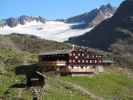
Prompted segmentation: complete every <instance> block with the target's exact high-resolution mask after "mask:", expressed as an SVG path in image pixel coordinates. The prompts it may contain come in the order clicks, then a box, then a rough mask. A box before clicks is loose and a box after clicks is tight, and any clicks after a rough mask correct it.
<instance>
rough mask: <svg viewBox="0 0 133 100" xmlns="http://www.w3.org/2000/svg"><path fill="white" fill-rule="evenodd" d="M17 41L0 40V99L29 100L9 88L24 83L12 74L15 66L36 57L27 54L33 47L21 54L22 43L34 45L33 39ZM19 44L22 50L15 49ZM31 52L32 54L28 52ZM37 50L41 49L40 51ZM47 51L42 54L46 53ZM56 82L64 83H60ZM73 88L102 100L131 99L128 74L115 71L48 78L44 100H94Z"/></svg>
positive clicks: (131, 81) (28, 96) (25, 94)
mask: <svg viewBox="0 0 133 100" xmlns="http://www.w3.org/2000/svg"><path fill="white" fill-rule="evenodd" d="M22 37H23V36H22ZM17 38H19V39H20V38H21V36H20V37H18V36H16V35H15V36H14V35H13V37H12V38H9V37H1V39H0V44H1V45H0V97H1V96H2V97H5V99H4V100H19V99H15V98H23V99H24V100H31V98H32V95H31V92H30V91H29V90H26V89H17V88H10V87H11V86H12V85H13V84H15V83H21V82H22V81H24V77H22V76H16V75H15V74H14V68H15V67H16V66H19V65H23V64H25V63H35V62H37V55H36V54H34V53H30V52H34V47H30V48H29V47H28V46H26V47H27V49H26V50H23V46H24V48H25V45H24V43H25V41H27V42H26V43H27V45H29V43H31V44H33V43H34V42H35V40H36V39H33V40H32V38H31V37H25V36H24V37H23V38H24V39H22V41H18V40H19V39H17ZM25 38H26V39H25ZM28 41H31V42H28ZM38 41H39V40H38ZM18 42H19V43H20V44H21V46H22V45H23V46H22V47H21V46H18V45H19V43H18ZM17 43H18V44H17ZM50 44H51V43H50ZM50 44H49V45H50ZM38 45H40V42H38ZM42 45H44V44H42ZM47 46H48V45H47ZM58 46H59V45H56V43H55V46H54V47H52V48H51V47H49V49H51V50H53V48H54V49H57V48H58ZM30 49H32V50H33V51H29V50H30ZM39 49H42V47H41V48H39ZM44 49H45V46H44ZM49 49H45V50H46V51H49ZM28 51H29V52H28ZM37 52H38V50H37ZM59 80H61V81H63V82H64V83H61V82H60V81H59ZM65 82H71V83H72V84H66V83H65ZM73 85H78V86H80V87H81V88H83V89H85V90H87V91H88V92H90V93H92V94H94V95H96V96H98V97H102V98H104V99H105V100H112V99H113V97H115V98H116V99H117V100H119V99H120V100H132V99H133V79H132V78H129V76H128V73H123V72H120V71H117V69H115V70H109V71H107V72H105V73H102V74H100V75H96V76H94V77H92V78H91V77H61V78H58V80H57V78H52V77H50V78H48V85H47V86H46V91H45V92H44V93H43V97H44V99H46V100H93V98H92V97H89V96H86V95H84V96H83V94H82V93H81V92H82V91H80V90H79V89H74V87H73ZM0 99H1V98H0Z"/></svg>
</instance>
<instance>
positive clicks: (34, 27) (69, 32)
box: [0, 5, 114, 42]
mask: <svg viewBox="0 0 133 100" xmlns="http://www.w3.org/2000/svg"><path fill="white" fill-rule="evenodd" d="M113 14H114V9H113V7H112V6H111V5H106V6H101V7H100V8H99V9H97V10H93V11H91V12H90V13H85V14H83V15H79V16H77V17H72V18H68V19H65V20H64V19H62V20H54V21H49V20H46V19H45V18H43V17H40V16H39V17H33V16H26V15H23V16H20V17H18V18H15V17H11V18H8V19H4V20H2V23H0V34H3V35H4V34H11V33H18V34H30V35H35V36H38V37H40V38H44V39H47V40H54V41H58V42H63V41H67V40H68V39H69V38H71V37H75V36H80V35H83V34H84V33H86V32H89V31H90V30H91V29H93V28H94V27H95V26H96V25H97V24H99V23H100V22H102V21H103V20H105V19H107V18H110V17H111V16H112V15H113ZM94 15H95V16H94ZM91 16H93V19H91V18H90V17H91ZM88 20H89V21H88ZM92 24H93V25H92ZM84 26H85V27H84Z"/></svg>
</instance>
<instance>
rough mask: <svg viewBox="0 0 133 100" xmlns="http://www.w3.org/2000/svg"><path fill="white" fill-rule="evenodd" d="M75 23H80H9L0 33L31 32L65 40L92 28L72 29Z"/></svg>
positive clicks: (42, 36) (46, 37) (48, 38)
mask: <svg viewBox="0 0 133 100" xmlns="http://www.w3.org/2000/svg"><path fill="white" fill-rule="evenodd" d="M75 24H76V25H77V24H80V23H73V24H68V23H64V22H60V21H46V22H45V23H41V22H37V21H32V22H28V23H26V24H25V25H21V24H18V25H17V26H16V27H9V26H8V25H5V26H3V27H0V34H3V35H5V34H11V33H19V34H30V35H35V36H38V37H40V38H44V39H47V40H54V41H58V42H63V41H66V40H68V38H70V37H74V36H79V35H82V34H84V33H85V32H88V31H90V30H91V29H92V28H86V29H71V26H73V25H75Z"/></svg>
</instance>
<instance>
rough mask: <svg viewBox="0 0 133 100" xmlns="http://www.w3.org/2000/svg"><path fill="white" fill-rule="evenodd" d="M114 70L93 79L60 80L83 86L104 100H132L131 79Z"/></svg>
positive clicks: (65, 78) (67, 78)
mask: <svg viewBox="0 0 133 100" xmlns="http://www.w3.org/2000/svg"><path fill="white" fill-rule="evenodd" d="M116 70H117V69H115V71H114V70H113V71H112V70H111V71H108V72H105V73H101V74H100V75H96V76H94V77H63V78H62V79H63V80H65V81H69V82H72V83H74V84H78V85H80V86H83V87H84V88H86V89H87V90H88V91H91V92H92V93H94V94H95V95H97V96H100V97H103V98H104V99H105V100H113V99H115V100H133V79H132V78H129V76H128V75H127V74H125V73H123V72H119V71H116Z"/></svg>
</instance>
